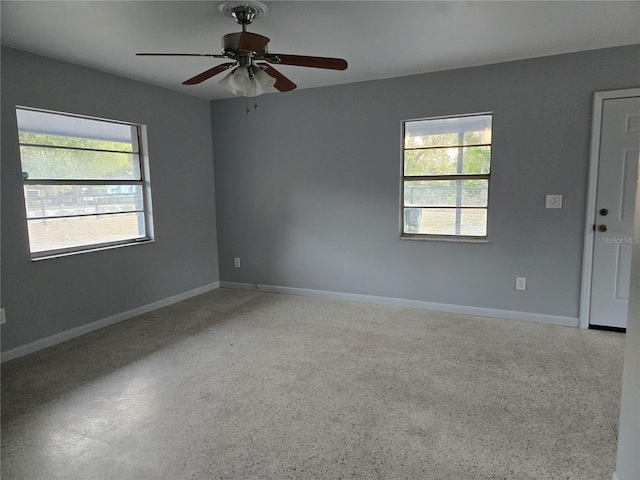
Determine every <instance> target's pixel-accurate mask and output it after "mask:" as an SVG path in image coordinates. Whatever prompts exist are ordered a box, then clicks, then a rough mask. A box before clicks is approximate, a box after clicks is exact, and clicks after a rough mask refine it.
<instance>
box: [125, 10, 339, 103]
mask: <svg viewBox="0 0 640 480" xmlns="http://www.w3.org/2000/svg"><path fill="white" fill-rule="evenodd" d="M218 10H219V11H220V12H221V13H223V14H225V15H228V16H231V17H233V18H235V20H236V22H237V23H239V24H240V25H242V31H241V32H237V33H229V34H227V35H225V36H223V37H222V53H221V54H214V53H137V54H136V55H146V56H179V57H211V58H227V59H229V60H232V61H231V62H227V63H222V64H220V65H217V66H215V67H213V68H210V69H209V70H206V71H204V72H202V73H199V74H198V75H196V76H194V77H192V78H190V79H188V80H185V81H184V82H182V84H183V85H197V84H199V83H202V82H204V81H205V80H208V79H209V78H211V77H213V76H215V75H217V74H219V73H222V72H224V71H226V70H228V69H230V68H233V67H236V66H237V67H236V68H235V69H234V70H233V71H232V72H231V73H229V74H227V76H226V77H225V78H224V79H222V80H221V81H220V83H221V84H222V85H224V86H225V87H226V88H227V89H229V90H231V91H232V92H233V93H234V94H238V93H241V94H244V95H245V96H257V95H260V94H261V93H264V92H265V91H266V90H267V89H268V88H269V87H275V88H276V89H277V90H279V91H280V92H288V91H290V90H293V89H295V88H296V84H295V83H293V82H292V81H291V80H289V79H288V78H287V77H285V76H284V75H283V74H282V73H280V72H279V71H278V70H276V69H275V68H274V67H273V66H272V65H295V66H299V67H314V68H325V69H330V70H345V69H346V68H347V61H346V60H343V59H341V58H329V57H310V56H305V55H288V54H281V53H270V52H269V51H268V48H267V44H268V43H269V39H268V38H267V37H264V36H262V35H258V34H257V33H251V32H247V25H249V24H251V22H253V20H254V19H255V18H256V17H261V16H264V15H265V14H266V12H267V7H266V6H265V5H264V4H263V3H261V2H256V1H230V2H222V3H221V4H220V5H218ZM263 62H266V63H263Z"/></svg>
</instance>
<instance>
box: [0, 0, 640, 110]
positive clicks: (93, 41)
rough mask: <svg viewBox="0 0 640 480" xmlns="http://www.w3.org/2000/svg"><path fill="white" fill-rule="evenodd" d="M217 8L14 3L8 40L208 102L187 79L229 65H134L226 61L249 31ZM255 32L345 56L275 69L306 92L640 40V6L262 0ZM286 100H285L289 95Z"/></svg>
mask: <svg viewBox="0 0 640 480" xmlns="http://www.w3.org/2000/svg"><path fill="white" fill-rule="evenodd" d="M219 3H220V2H218V1H197V2H196V1H187V0H184V1H62V2H60V1H42V2H39V1H6V0H3V1H2V4H1V8H2V11H1V21H2V25H1V26H2V29H1V38H2V44H3V45H7V46H10V47H14V48H18V49H21V50H26V51H28V52H33V53H37V54H40V55H44V56H48V57H52V58H56V59H60V60H64V61H67V62H70V63H75V64H78V65H84V66H87V67H91V68H95V69H98V70H102V71H105V72H109V73H113V74H116V75H120V76H123V77H127V78H132V79H135V80H139V81H142V82H146V83H149V84H153V85H158V86H161V87H165V88H170V89H174V90H177V91H180V92H183V93H186V94H191V95H195V96H198V97H202V98H206V99H215V98H225V97H229V96H232V94H230V93H229V92H227V90H225V89H224V88H223V87H222V86H220V85H219V84H218V82H217V81H216V80H217V79H219V78H221V77H222V75H220V76H219V78H217V77H214V78H213V79H210V80H207V81H205V82H204V83H202V84H200V85H197V86H184V85H182V84H181V83H182V82H183V81H184V80H186V79H187V78H190V77H192V76H194V75H196V74H198V73H200V72H201V71H204V70H207V69H209V68H211V67H212V66H214V65H217V64H218V63H222V62H224V61H225V60H224V59H210V58H195V57H188V58H180V57H137V56H135V53H136V52H189V53H219V52H220V38H221V37H222V35H224V34H226V33H231V32H236V31H240V26H239V25H237V24H236V23H235V22H234V20H233V19H231V18H229V17H226V16H223V15H222V14H220V13H218V8H217V7H218V4H219ZM264 3H265V4H266V6H267V8H268V13H267V15H266V16H265V17H263V18H259V19H256V20H255V21H254V23H253V24H252V25H250V26H249V28H248V30H249V31H251V32H255V33H259V34H261V35H265V36H267V37H269V38H270V39H271V42H270V43H269V51H270V52H273V53H290V54H299V55H317V56H328V57H341V58H345V59H346V60H347V61H348V62H349V68H348V69H347V70H346V71H330V70H320V69H313V68H302V67H291V66H278V70H280V71H281V72H282V73H283V74H285V75H287V76H288V77H289V78H291V80H293V81H294V82H295V83H296V84H297V85H298V88H311V87H319V86H325V85H335V84H341V83H351V82H359V81H363V80H371V79H382V78H390V77H399V76H404V75H411V74H416V73H425V72H433V71H438V70H446V69H451V68H459V67H467V66H475V65H483V64H490V63H497V62H504V61H509V60H517V59H523V58H531V57H538V56H544V55H553V54H559V53H567V52H576V51H581V50H591V49H598V48H605V47H612V46H618V45H628V44H636V43H640V1H629V2H626V1H603V2H599V1H580V0H574V1H565V2H554V1H493V2H485V1H449V2H432V1H326V2H316V1H300V0H299V1H288V2H278V1H276V2H270V1H266V2H264ZM283 95H286V94H283Z"/></svg>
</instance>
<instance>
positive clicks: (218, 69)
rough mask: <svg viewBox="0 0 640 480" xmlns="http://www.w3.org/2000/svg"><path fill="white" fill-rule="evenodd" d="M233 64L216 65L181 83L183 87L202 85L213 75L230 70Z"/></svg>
mask: <svg viewBox="0 0 640 480" xmlns="http://www.w3.org/2000/svg"><path fill="white" fill-rule="evenodd" d="M235 64H236V63H235V62H232V63H223V64H222V65H218V66H216V67H213V68H210V69H209V70H207V71H206V72H202V73H200V74H198V75H196V76H195V77H192V78H190V79H189V80H185V81H184V82H182V84H183V85H197V84H198V83H202V82H204V81H205V80H208V79H210V78H211V77H213V76H214V75H217V74H219V73H220V72H224V71H225V70H227V69H228V68H231V67H233V66H234V65H235Z"/></svg>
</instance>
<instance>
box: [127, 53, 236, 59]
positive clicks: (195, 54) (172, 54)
mask: <svg viewBox="0 0 640 480" xmlns="http://www.w3.org/2000/svg"><path fill="white" fill-rule="evenodd" d="M136 55H139V56H146V57H211V58H227V57H225V56H224V55H218V54H215V53H136Z"/></svg>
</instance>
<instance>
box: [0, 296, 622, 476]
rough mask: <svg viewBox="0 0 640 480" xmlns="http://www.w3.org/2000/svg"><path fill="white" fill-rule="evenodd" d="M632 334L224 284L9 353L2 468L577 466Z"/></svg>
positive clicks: (65, 472)
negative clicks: (20, 353)
mask: <svg viewBox="0 0 640 480" xmlns="http://www.w3.org/2000/svg"><path fill="white" fill-rule="evenodd" d="M623 345H624V335H623V334H619V333H611V332H602V331H593V330H590V331H584V330H577V329H573V328H567V327H556V326H550V325H541V324H536V323H527V322H516V321H511V320H496V319H488V318H481V317H470V316H463V315H454V314H448V313H437V312H427V311H421V310H414V309H410V308H400V307H388V306H380V305H370V304H362V303H354V302H347V301H340V300H329V299H320V298H309V297H298V296H289V295H280V294H272V293H263V292H257V291H256V292H249V291H240V290H225V289H219V290H215V291H212V292H209V293H207V294H204V295H200V296H198V297H194V298H192V299H190V300H186V301H184V302H181V303H178V304H175V305H172V306H170V307H166V308H163V309H161V310H157V311H155V312H152V313H148V314H145V315H142V316H140V317H137V318H135V319H132V320H128V321H126V322H123V323H120V324H117V325H114V326H111V327H108V328H104V329H102V330H99V331H96V332H93V333H90V334H88V335H85V336H83V337H79V338H76V339H74V340H70V341H68V342H65V343H63V344H60V345H57V346H55V347H51V348H49V349H46V350H42V351H40V352H37V353H34V354H31V355H29V356H25V357H22V358H18V359H15V360H12V361H9V362H5V363H4V364H3V365H2V479H3V480H11V479H28V480H34V479H46V480H49V479H82V480H89V479H117V480H122V479H154V480H157V479H172V480H176V479H217V478H224V479H288V478H298V479H352V478H357V479H421V480H422V479H425V480H426V479H443V480H448V479H451V480H464V479H483V480H484V479H535V480H542V479H554V480H558V479H579V480H599V479H602V480H609V479H610V478H611V474H612V473H613V471H614V469H615V451H616V445H617V438H616V437H617V430H618V411H619V399H620V384H621V374H622V350H623Z"/></svg>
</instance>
